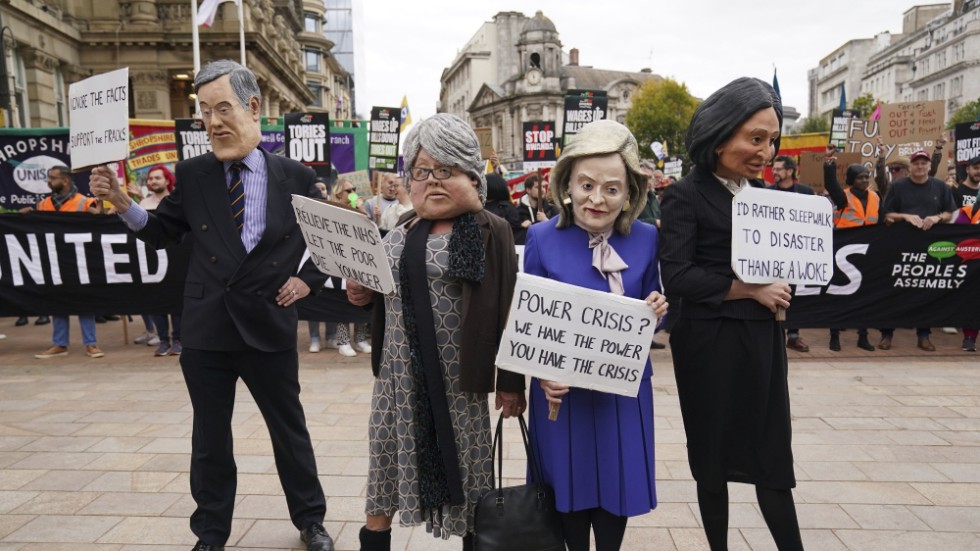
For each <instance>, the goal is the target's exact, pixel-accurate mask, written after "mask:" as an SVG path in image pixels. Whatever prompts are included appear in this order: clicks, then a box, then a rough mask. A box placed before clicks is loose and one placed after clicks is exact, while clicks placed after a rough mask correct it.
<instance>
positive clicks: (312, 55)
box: [306, 50, 320, 73]
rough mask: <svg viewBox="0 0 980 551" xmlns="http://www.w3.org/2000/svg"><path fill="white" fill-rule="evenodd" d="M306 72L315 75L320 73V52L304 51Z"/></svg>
mask: <svg viewBox="0 0 980 551" xmlns="http://www.w3.org/2000/svg"><path fill="white" fill-rule="evenodd" d="M306 70H307V71H313V72H315V73H319V72H320V52H319V51H318V50H306Z"/></svg>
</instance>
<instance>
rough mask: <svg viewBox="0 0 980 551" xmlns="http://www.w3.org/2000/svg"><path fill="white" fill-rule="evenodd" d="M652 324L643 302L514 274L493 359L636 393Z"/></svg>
mask: <svg viewBox="0 0 980 551" xmlns="http://www.w3.org/2000/svg"><path fill="white" fill-rule="evenodd" d="M656 321H657V320H656V318H655V316H654V314H653V311H652V310H651V309H650V307H649V306H648V305H647V303H646V302H644V301H642V300H637V299H632V298H628V297H623V296H618V295H613V294H610V293H604V292H602V291H595V290H592V289H583V288H582V287H576V286H574V285H568V284H565V283H558V282H556V281H551V280H550V279H545V278H542V277H537V276H533V275H529V274H524V273H519V274H517V285H516V286H515V287H514V299H513V300H512V301H511V303H510V313H509V314H508V317H507V326H506V327H505V328H504V335H503V338H502V339H501V341H500V348H499V349H498V351H497V359H496V364H497V366H499V367H500V368H501V369H506V370H508V371H513V372H516V373H523V374H525V375H531V376H533V377H538V378H541V379H545V380H548V381H556V382H559V383H562V384H566V385H569V386H574V387H578V388H587V389H591V390H599V391H602V392H610V393H613V394H619V395H621V396H630V397H634V398H635V397H636V393H637V392H639V388H640V379H641V378H642V376H643V370H644V368H645V367H646V362H647V359H648V358H649V348H650V341H651V340H652V339H653V331H654V329H655V326H656Z"/></svg>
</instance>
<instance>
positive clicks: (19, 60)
mask: <svg viewBox="0 0 980 551" xmlns="http://www.w3.org/2000/svg"><path fill="white" fill-rule="evenodd" d="M14 104H15V106H16V108H17V122H19V123H20V127H21V128H30V127H31V117H30V116H29V114H28V112H27V110H28V109H29V108H30V107H29V106H30V97H29V96H28V94H27V69H26V68H25V67H24V58H23V57H21V55H20V52H18V51H17V50H14Z"/></svg>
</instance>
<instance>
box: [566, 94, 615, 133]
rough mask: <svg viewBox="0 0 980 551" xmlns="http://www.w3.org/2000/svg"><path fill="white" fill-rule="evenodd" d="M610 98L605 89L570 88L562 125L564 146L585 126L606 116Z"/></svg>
mask: <svg viewBox="0 0 980 551" xmlns="http://www.w3.org/2000/svg"><path fill="white" fill-rule="evenodd" d="M608 105H609V98H608V97H607V96H606V91H605V90H569V91H568V92H567V95H566V96H565V125H564V126H563V127H562V134H561V137H562V140H563V141H562V146H565V145H568V139H569V138H571V137H572V136H573V135H575V134H577V133H578V131H579V130H581V129H582V127H583V126H585V125H587V124H589V123H590V122H593V121H599V120H602V119H605V118H606V113H607V112H608V109H607V106H608Z"/></svg>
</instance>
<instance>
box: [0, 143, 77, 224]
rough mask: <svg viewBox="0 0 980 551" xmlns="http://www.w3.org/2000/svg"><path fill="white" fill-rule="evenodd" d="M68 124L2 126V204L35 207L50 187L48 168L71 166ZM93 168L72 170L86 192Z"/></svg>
mask: <svg viewBox="0 0 980 551" xmlns="http://www.w3.org/2000/svg"><path fill="white" fill-rule="evenodd" d="M69 151H70V148H69V146H68V129H67V128H0V207H2V208H5V209H12V210H18V209H21V208H24V207H33V206H34V205H36V204H37V203H38V202H39V201H40V200H41V199H43V198H44V196H45V195H47V194H49V193H51V190H50V189H49V188H48V180H47V178H48V170H49V169H50V168H52V167H54V166H57V165H63V166H67V167H69V168H70V167H71V154H70V152H69ZM89 174H90V171H88V170H86V171H84V172H78V173H76V174H72V181H73V182H75V187H76V188H78V191H80V192H81V193H82V194H84V195H89V192H88V177H89Z"/></svg>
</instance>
